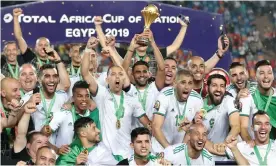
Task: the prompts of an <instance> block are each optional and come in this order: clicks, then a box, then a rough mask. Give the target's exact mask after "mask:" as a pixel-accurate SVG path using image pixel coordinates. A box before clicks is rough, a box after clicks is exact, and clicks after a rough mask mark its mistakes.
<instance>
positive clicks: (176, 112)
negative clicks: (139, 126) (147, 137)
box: [152, 87, 203, 153]
mask: <svg viewBox="0 0 276 166" xmlns="http://www.w3.org/2000/svg"><path fill="white" fill-rule="evenodd" d="M202 107H203V100H202V98H201V96H200V95H199V94H198V93H197V92H196V91H194V90H192V91H191V93H190V95H189V97H188V100H187V102H185V103H180V102H178V100H177V99H176V94H175V92H174V88H172V87H167V88H164V89H163V90H162V91H161V92H160V94H159V95H158V97H157V99H156V103H155V106H154V108H155V109H154V114H159V115H162V116H164V118H165V119H164V124H163V126H162V132H163V133H164V136H165V137H166V139H167V141H168V142H169V144H170V145H173V144H177V143H181V142H182V141H183V138H184V135H185V132H184V131H178V129H179V124H178V121H179V120H178V118H179V116H180V115H183V114H184V117H186V118H187V119H188V120H189V121H192V120H193V119H194V116H195V114H196V112H198V111H200V109H201V108H202ZM184 109H185V110H184ZM183 112H184V113H183ZM152 149H153V152H154V153H159V152H162V151H163V149H164V148H163V147H162V146H161V144H159V142H158V141H157V140H156V138H154V137H152Z"/></svg>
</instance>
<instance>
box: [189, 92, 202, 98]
mask: <svg viewBox="0 0 276 166" xmlns="http://www.w3.org/2000/svg"><path fill="white" fill-rule="evenodd" d="M189 97H190V98H194V99H196V100H203V99H202V97H201V95H200V94H199V93H197V91H195V90H192V91H191V93H190V96H189Z"/></svg>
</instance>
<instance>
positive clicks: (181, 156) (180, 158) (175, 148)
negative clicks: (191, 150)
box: [164, 143, 215, 166]
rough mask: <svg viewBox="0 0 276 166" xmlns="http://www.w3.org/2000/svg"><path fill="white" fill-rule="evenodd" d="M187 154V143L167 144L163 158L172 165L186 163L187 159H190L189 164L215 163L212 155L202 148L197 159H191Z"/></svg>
mask: <svg viewBox="0 0 276 166" xmlns="http://www.w3.org/2000/svg"><path fill="white" fill-rule="evenodd" d="M186 154H188V145H187V144H184V143H180V144H176V145H171V146H168V147H167V148H166V149H165V150H164V158H165V159H166V160H168V161H170V162H171V163H172V164H174V165H188V163H187V159H188V160H189V159H190V162H191V165H208V166H212V165H215V162H214V160H213V156H212V154H211V153H209V152H208V151H207V150H206V149H203V150H202V152H201V154H200V156H199V157H198V158H197V159H191V158H190V157H189V156H186Z"/></svg>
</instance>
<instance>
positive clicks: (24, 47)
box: [13, 8, 28, 54]
mask: <svg viewBox="0 0 276 166" xmlns="http://www.w3.org/2000/svg"><path fill="white" fill-rule="evenodd" d="M22 12H23V11H22V9H21V8H15V9H13V28H14V30H13V31H14V36H15V39H16V40H17V42H18V46H19V49H20V51H21V53H22V54H24V53H25V52H26V50H27V48H28V45H27V43H26V41H25V40H24V38H23V35H22V31H21V27H20V24H19V20H18V17H19V15H21V14H22Z"/></svg>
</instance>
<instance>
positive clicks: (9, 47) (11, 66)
mask: <svg viewBox="0 0 276 166" xmlns="http://www.w3.org/2000/svg"><path fill="white" fill-rule="evenodd" d="M18 53H19V52H18V48H17V45H16V43H15V42H14V41H10V42H7V43H6V44H5V46H4V55H5V57H6V63H5V64H1V65H2V66H1V73H2V74H3V75H4V76H5V77H12V78H15V79H18V76H19V66H20V65H21V64H19V62H18V61H17V60H18Z"/></svg>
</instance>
